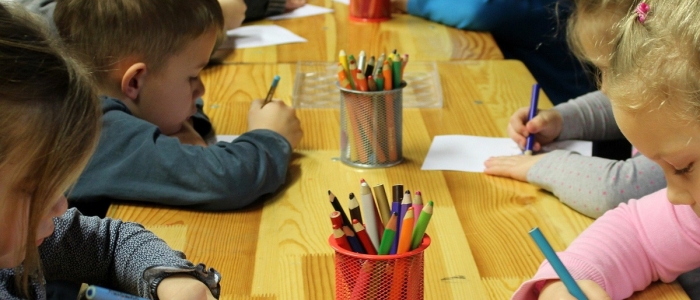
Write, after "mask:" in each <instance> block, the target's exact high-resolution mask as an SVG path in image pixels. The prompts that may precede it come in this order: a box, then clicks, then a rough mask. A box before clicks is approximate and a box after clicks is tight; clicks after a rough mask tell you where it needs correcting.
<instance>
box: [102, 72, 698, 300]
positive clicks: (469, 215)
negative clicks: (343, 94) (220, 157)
mask: <svg viewBox="0 0 700 300" xmlns="http://www.w3.org/2000/svg"><path fill="white" fill-rule="evenodd" d="M438 66H439V73H440V77H441V84H442V87H443V91H444V98H445V104H444V108H442V109H405V110H404V120H405V121H404V124H403V137H404V144H403V150H404V152H403V153H404V156H405V161H404V162H403V163H401V164H400V165H398V166H395V167H391V168H385V169H372V170H365V169H356V168H352V167H349V166H346V165H344V164H342V163H341V162H339V161H338V160H337V159H336V158H337V157H338V156H339V150H338V148H339V143H340V141H339V137H338V136H339V130H340V129H339V119H340V117H339V110H337V109H324V110H321V109H303V110H298V111H297V112H298V114H299V118H300V119H301V121H302V125H303V129H304V132H305V136H304V139H303V140H302V142H301V146H300V147H299V149H298V150H297V155H296V156H295V157H294V159H293V161H292V163H291V167H290V170H289V175H288V184H287V185H286V186H285V187H284V188H283V189H282V190H280V191H279V192H278V193H277V194H276V195H274V196H273V197H270V198H269V199H266V200H265V201H264V202H262V203H261V204H258V205H255V206H252V207H250V208H247V209H245V210H241V211H233V212H217V213H212V212H195V211H186V210H180V209H176V208H167V207H153V206H146V205H134V204H115V205H113V206H112V207H111V208H110V211H109V212H108V215H109V216H111V217H116V218H121V219H124V220H128V221H137V222H141V223H142V224H144V225H145V226H147V227H148V228H150V229H152V230H154V231H155V232H156V234H158V235H159V236H161V237H162V238H164V239H165V240H166V241H167V242H168V243H169V244H170V245H171V246H173V247H174V248H176V249H180V250H183V251H184V252H185V253H186V254H187V256H188V257H189V258H190V259H191V260H193V261H195V262H200V261H202V262H206V263H207V264H208V265H210V266H214V267H216V268H217V269H218V270H219V271H221V273H222V274H223V276H224V279H223V281H222V290H223V295H224V297H222V299H243V298H246V299H248V298H252V299H333V297H334V267H333V251H332V250H331V248H330V247H329V246H328V242H327V240H328V237H329V235H330V234H331V226H330V222H329V219H328V215H329V213H330V212H331V211H332V209H331V207H330V205H329V204H328V202H327V201H328V200H327V190H329V189H330V190H332V191H333V192H334V193H335V194H336V195H339V196H340V195H342V197H340V200H341V202H342V203H343V204H344V205H345V204H346V201H347V199H346V198H345V195H347V194H348V193H349V192H355V193H357V192H359V182H360V179H361V178H364V179H365V180H367V182H368V183H370V185H375V184H379V183H383V184H384V185H385V186H391V185H392V184H397V183H403V184H404V185H405V187H406V188H408V189H411V190H421V191H422V192H423V194H424V195H426V197H425V199H426V200H434V201H435V205H436V206H435V213H434V217H433V219H432V221H431V224H430V226H429V228H428V234H430V235H431V237H432V245H431V246H430V247H429V248H428V249H427V250H426V252H425V299H441V300H442V299H507V298H508V297H509V296H510V295H511V294H512V293H513V291H514V290H515V289H516V288H517V287H518V286H519V284H520V283H521V282H522V281H524V280H526V279H528V278H530V277H531V276H532V275H533V274H534V272H535V271H536V270H537V267H538V266H539V264H540V262H541V261H542V260H543V256H542V254H541V253H540V251H539V250H538V248H537V247H536V246H535V244H534V243H533V242H532V241H531V239H530V237H529V235H528V234H527V232H528V230H529V229H531V228H532V227H534V226H539V227H540V228H541V229H542V231H543V233H544V234H545V236H547V237H548V239H549V241H550V242H551V243H552V245H553V247H554V248H555V250H563V249H564V248H565V247H566V245H568V244H569V243H571V241H572V240H573V239H574V238H575V237H576V236H577V235H578V234H579V233H580V232H581V231H582V230H583V229H584V228H586V227H587V226H588V225H589V224H590V223H591V222H592V220H591V219H589V218H587V217H585V216H583V215H581V214H579V213H576V212H575V211H573V210H572V209H570V208H568V207H567V206H565V205H563V204H561V203H560V202H559V201H558V200H557V199H556V198H554V197H553V196H551V195H550V194H548V193H544V192H542V191H539V190H538V189H537V188H536V187H534V186H532V185H529V184H526V183H521V182H517V181H515V180H509V179H503V178H497V177H490V176H486V175H484V174H477V173H463V172H447V171H445V172H442V171H420V167H421V164H422V162H423V159H424V158H425V156H426V154H427V152H428V149H429V147H430V143H431V140H432V138H433V137H434V136H435V135H444V134H470V135H483V136H505V135H506V132H505V129H506V124H507V120H508V117H509V116H510V114H511V113H512V112H513V111H515V109H517V108H519V107H521V106H527V105H528V103H529V96H530V89H531V85H532V84H533V83H534V79H533V78H532V77H531V75H530V74H529V72H528V71H527V70H526V68H525V66H524V65H522V64H521V63H520V62H517V61H508V60H506V61H464V62H446V63H440V64H438ZM293 73H294V65H293V64H279V65H276V64H250V65H249V64H242V65H222V66H217V67H214V68H211V69H208V70H206V71H205V72H204V74H203V76H202V77H203V80H204V82H205V84H206V86H207V87H208V89H207V94H206V95H205V96H204V98H205V100H206V104H207V106H206V110H207V113H208V114H209V116H210V117H211V118H212V120H213V122H214V124H215V125H216V127H217V128H218V131H219V134H241V133H242V132H243V131H244V129H245V126H246V123H245V122H246V121H245V119H246V112H247V111H248V107H249V103H250V101H251V99H252V98H258V97H262V96H264V95H265V94H266V93H267V89H268V85H269V78H271V77H272V75H273V74H280V76H282V77H284V78H293V76H292V75H293ZM232 78H235V81H236V83H235V84H231V82H232ZM292 86H293V83H292V82H291V81H289V80H288V81H281V82H280V86H279V87H278V89H277V93H276V95H277V97H279V98H281V99H283V100H284V101H285V102H287V103H288V104H290V103H291V95H292ZM550 106H551V104H550V103H549V101H548V100H547V99H546V97H543V99H542V101H541V102H540V108H548V107H550ZM633 298H634V299H688V298H687V296H685V294H684V293H683V291H682V289H681V288H680V286H679V285H677V284H655V285H653V286H652V287H651V288H648V289H647V290H646V291H644V292H643V293H637V294H635V296H634V297H633Z"/></svg>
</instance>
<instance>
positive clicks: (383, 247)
mask: <svg viewBox="0 0 700 300" xmlns="http://www.w3.org/2000/svg"><path fill="white" fill-rule="evenodd" d="M397 219H398V215H397V214H396V213H392V214H391V218H389V222H387V224H386V226H385V227H384V236H382V242H381V243H380V244H379V249H378V250H377V254H379V255H387V254H389V251H391V245H392V244H393V243H394V237H395V236H396V223H397Z"/></svg>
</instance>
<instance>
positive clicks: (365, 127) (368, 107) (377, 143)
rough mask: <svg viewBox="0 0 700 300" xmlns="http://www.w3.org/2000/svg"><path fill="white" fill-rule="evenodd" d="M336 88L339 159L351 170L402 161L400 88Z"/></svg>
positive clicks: (401, 94)
mask: <svg viewBox="0 0 700 300" xmlns="http://www.w3.org/2000/svg"><path fill="white" fill-rule="evenodd" d="M405 87H406V82H401V86H400V87H399V88H396V89H392V90H389V91H376V92H361V91H356V90H349V89H345V88H342V87H338V88H339V89H340V160H341V161H342V162H343V163H345V164H347V165H350V166H353V167H361V168H383V167H390V166H393V165H397V164H399V163H400V162H401V161H402V160H403V153H402V150H401V144H402V143H401V140H402V137H401V125H402V112H403V99H402V98H403V89H404V88H405Z"/></svg>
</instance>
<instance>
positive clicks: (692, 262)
mask: <svg viewBox="0 0 700 300" xmlns="http://www.w3.org/2000/svg"><path fill="white" fill-rule="evenodd" d="M698 236H700V218H698V216H697V215H696V214H695V213H694V212H693V210H692V208H691V207H690V206H687V205H675V206H674V205H672V204H671V203H670V202H668V199H667V197H666V190H665V189H664V190H661V191H659V192H656V193H654V194H651V195H649V196H646V197H644V198H642V199H640V200H630V202H629V203H627V204H621V205H620V206H619V207H617V208H616V209H613V210H611V211H609V212H608V213H606V214H605V215H603V216H602V217H601V218H599V219H598V220H596V221H595V222H594V223H593V224H592V225H591V226H590V227H588V228H587V229H586V230H585V231H584V232H583V233H581V235H580V236H579V237H577V238H576V240H574V241H573V242H572V243H571V245H569V247H568V248H567V249H566V251H564V252H560V253H558V255H559V257H560V258H561V260H562V262H563V263H564V265H565V266H566V268H567V269H568V270H569V272H570V273H571V275H572V276H573V277H574V278H575V279H576V280H586V279H587V280H592V281H594V282H595V283H596V284H597V285H599V286H600V287H602V288H603V289H604V290H605V291H606V292H607V293H608V294H609V295H610V297H611V298H612V299H623V298H627V297H629V296H631V295H632V293H634V292H635V291H640V290H643V289H645V288H646V287H647V286H648V285H649V284H651V283H652V282H654V281H656V280H662V281H663V282H671V281H673V280H675V279H676V277H677V276H678V275H679V274H681V273H683V272H687V271H689V270H692V269H694V268H696V267H698V266H700V240H698V239H697V238H696V237H698ZM679 249H682V251H683V255H679V252H678V251H679ZM557 278H558V277H557V275H556V273H555V272H554V270H553V269H552V268H551V266H550V265H549V264H548V263H547V262H546V261H545V262H544V263H543V264H542V266H540V269H539V270H538V271H537V273H536V274H535V276H534V277H533V279H531V280H528V281H526V282H525V283H523V285H521V286H520V288H519V289H518V291H516V293H515V294H514V296H513V299H536V298H537V290H538V289H539V288H540V287H541V286H542V285H543V284H544V282H545V281H546V280H551V279H557ZM552 286H553V287H554V288H556V286H557V285H555V284H552ZM545 292H547V291H545ZM552 299H558V298H556V297H555V298H552Z"/></svg>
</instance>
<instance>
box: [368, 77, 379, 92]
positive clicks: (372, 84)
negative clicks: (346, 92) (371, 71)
mask: <svg viewBox="0 0 700 300" xmlns="http://www.w3.org/2000/svg"><path fill="white" fill-rule="evenodd" d="M367 89H368V90H369V91H370V92H375V91H377V82H376V81H375V80H374V77H372V75H369V76H368V77H367Z"/></svg>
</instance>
